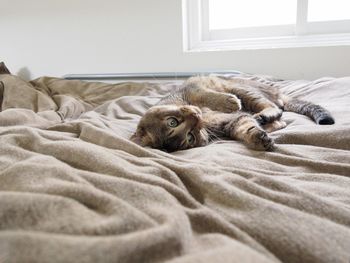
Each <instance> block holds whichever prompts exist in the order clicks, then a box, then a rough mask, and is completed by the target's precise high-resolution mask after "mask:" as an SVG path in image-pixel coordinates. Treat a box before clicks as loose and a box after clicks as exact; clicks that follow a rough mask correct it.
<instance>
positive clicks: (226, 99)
mask: <svg viewBox="0 0 350 263" xmlns="http://www.w3.org/2000/svg"><path fill="white" fill-rule="evenodd" d="M283 111H292V112H296V113H299V114H303V115H306V116H309V117H310V118H311V119H313V120H314V121H315V122H316V123H317V124H333V123H334V119H333V117H332V116H331V114H330V113H329V112H328V111H327V110H326V109H324V108H322V107H321V106H319V105H315V104H313V103H311V102H306V101H302V100H298V99H295V98H290V97H288V96H287V95H285V94H283V93H281V92H280V90H279V89H278V88H276V87H274V86H272V85H267V84H264V83H259V82H256V81H251V80H247V79H242V78H221V77H215V76H207V77H203V76H197V77H192V78H189V79H188V80H187V81H186V82H185V83H184V84H183V85H182V86H181V87H179V88H177V89H176V90H174V91H172V92H171V93H170V94H169V95H167V96H165V97H164V98H163V99H162V100H161V101H160V102H159V103H158V104H157V105H156V106H154V107H152V108H151V109H150V110H148V111H147V112H146V114H145V115H144V116H143V117H142V118H141V120H140V123H139V125H138V128H137V131H136V133H135V134H134V135H133V136H132V140H133V141H135V142H137V143H139V144H141V145H143V146H151V147H154V148H158V149H164V150H167V151H175V150H183V149H188V148H192V147H198V146H203V145H206V144H208V142H209V141H211V140H213V139H215V138H218V137H222V138H230V139H235V140H240V141H243V142H244V143H245V144H246V145H247V146H248V147H250V148H252V149H256V150H271V149H272V148H273V145H274V142H273V140H272V139H271V138H270V137H269V136H268V134H267V132H269V131H273V130H277V129H281V128H284V127H285V126H286V124H285V123H284V122H283V121H281V120H280V118H281V116H282V112H283ZM169 119H170V120H171V121H172V122H174V123H175V124H176V126H174V127H169Z"/></svg>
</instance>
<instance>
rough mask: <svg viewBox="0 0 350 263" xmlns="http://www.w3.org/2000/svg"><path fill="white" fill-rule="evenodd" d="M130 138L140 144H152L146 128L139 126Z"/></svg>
mask: <svg viewBox="0 0 350 263" xmlns="http://www.w3.org/2000/svg"><path fill="white" fill-rule="evenodd" d="M130 140H131V141H132V142H134V143H136V144H138V145H140V146H150V145H151V141H152V140H151V137H150V136H149V134H148V132H147V131H145V129H143V128H141V127H138V128H137V130H136V132H135V133H134V134H133V135H132V136H131V137H130Z"/></svg>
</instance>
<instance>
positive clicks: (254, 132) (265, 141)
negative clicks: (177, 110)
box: [247, 126, 274, 151]
mask: <svg viewBox="0 0 350 263" xmlns="http://www.w3.org/2000/svg"><path fill="white" fill-rule="evenodd" d="M247 135H248V138H249V139H248V141H247V142H248V146H249V147H250V148H252V149H254V150H259V151H271V150H273V148H274V141H273V139H272V138H271V137H269V135H268V134H267V132H266V131H264V130H262V129H261V128H260V127H258V126H253V127H251V128H249V129H248V130H247Z"/></svg>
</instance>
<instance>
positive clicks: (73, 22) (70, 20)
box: [0, 0, 350, 79]
mask: <svg viewBox="0 0 350 263" xmlns="http://www.w3.org/2000/svg"><path fill="white" fill-rule="evenodd" d="M0 6H1V10H2V12H1V16H0V61H1V60H3V61H5V62H6V64H7V65H8V67H9V68H10V69H11V70H12V71H13V72H15V73H18V72H19V73H20V74H21V75H22V76H23V77H25V78H27V79H28V78H35V77H38V76H42V75H50V76H58V77H60V76H62V75H64V74H69V73H116V72H152V71H161V72H167V71H197V70H198V71H200V70H227V69H235V70H240V71H245V72H250V73H260V74H270V75H275V76H277V77H281V78H290V79H296V78H306V79H315V78H317V77H321V76H335V77H339V76H346V75H348V76H350V46H344V47H321V48H320V47H319V48H295V49H274V50H251V51H221V52H205V53H183V51H182V50H183V49H182V18H181V1H180V0H147V1H145V0H144V1H142V0H139V1H137V0H114V1H112V0H105V1H97V0H56V1H55V0H51V1H47V0H31V1H23V0H0Z"/></svg>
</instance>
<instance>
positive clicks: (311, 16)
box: [262, 0, 350, 22]
mask: <svg viewBox="0 0 350 263" xmlns="http://www.w3.org/2000/svg"><path fill="white" fill-rule="evenodd" d="M262 2H263V1H262ZM281 2H282V1H281ZM283 2H284V1H283ZM346 19H350V1H349V0H309V8H308V21H310V22H316V21H332V20H346Z"/></svg>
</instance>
